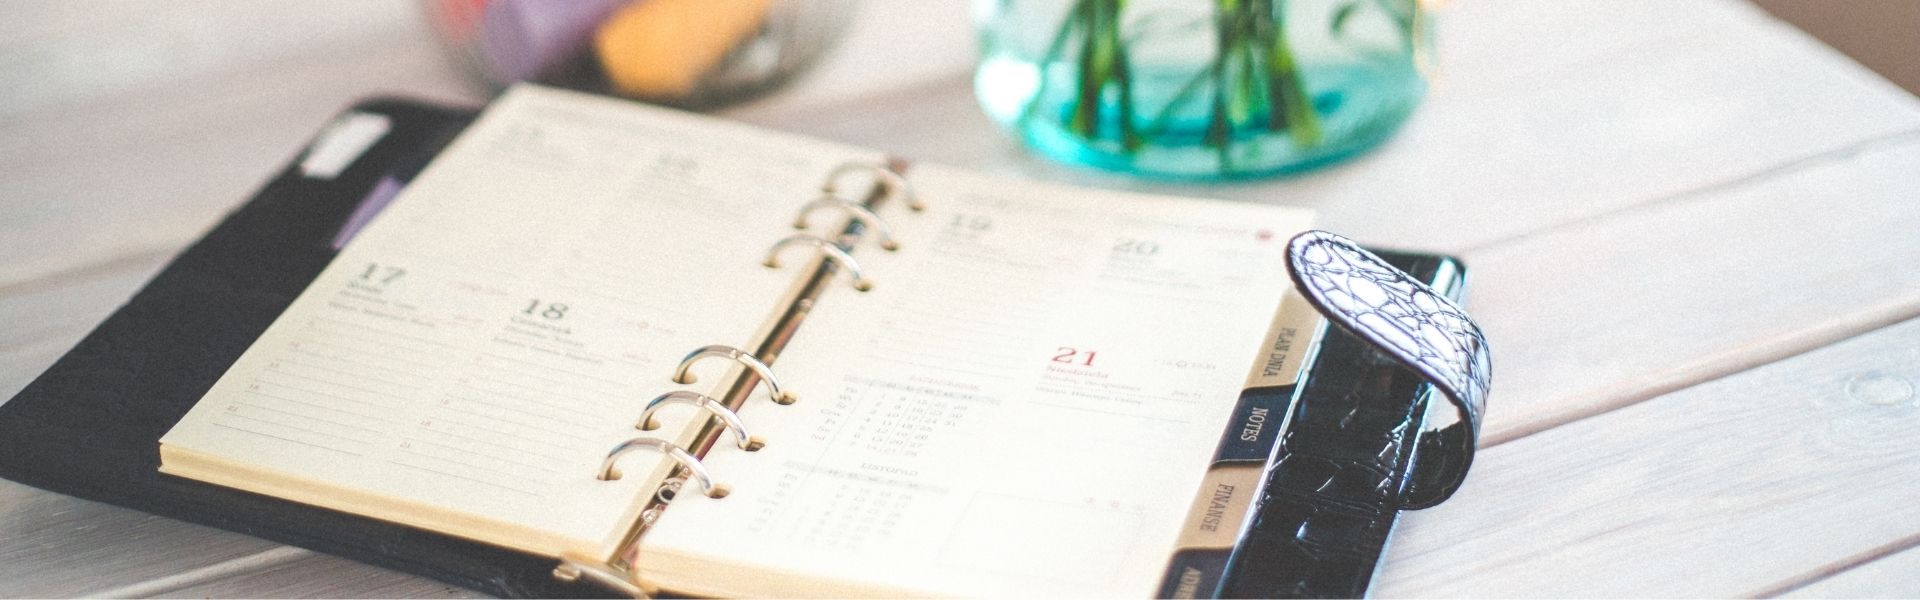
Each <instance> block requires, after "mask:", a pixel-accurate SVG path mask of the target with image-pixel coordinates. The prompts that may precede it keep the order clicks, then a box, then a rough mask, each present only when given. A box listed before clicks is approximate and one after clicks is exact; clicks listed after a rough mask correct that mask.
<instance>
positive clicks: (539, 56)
mask: <svg viewBox="0 0 1920 600" xmlns="http://www.w3.org/2000/svg"><path fill="white" fill-rule="evenodd" d="M626 3H627V0H566V1H565V2H550V1H540V0H495V1H494V2H490V3H488V4H487V7H486V15H485V16H483V17H482V23H481V25H480V27H481V32H480V33H481V37H482V42H481V46H482V47H483V48H485V61H486V63H487V67H488V71H489V75H491V76H492V77H493V78H494V80H495V82H496V83H501V84H506V83H511V82H514V81H521V80H527V79H534V78H537V77H539V76H540V75H541V74H543V73H545V72H546V71H547V70H549V69H552V68H553V67H554V66H555V65H559V64H561V63H563V62H566V61H567V60H569V59H571V58H573V57H575V56H578V55H579V54H580V53H582V52H585V51H586V49H587V41H588V40H589V38H590V37H591V36H592V35H593V30H594V28H595V27H597V26H599V25H600V21H602V20H604V19H606V17H607V15H608V14H609V13H612V12H613V9H615V8H619V7H620V6H621V5H623V4H626Z"/></svg>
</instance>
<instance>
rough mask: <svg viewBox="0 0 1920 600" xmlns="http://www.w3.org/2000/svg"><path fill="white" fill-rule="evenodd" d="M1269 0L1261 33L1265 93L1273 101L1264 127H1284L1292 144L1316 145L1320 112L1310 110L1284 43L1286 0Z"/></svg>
mask: <svg viewBox="0 0 1920 600" xmlns="http://www.w3.org/2000/svg"><path fill="white" fill-rule="evenodd" d="M1271 1H1272V2H1273V3H1274V6H1273V7H1272V9H1271V10H1268V11H1265V12H1266V15H1267V19H1268V22H1267V29H1268V31H1267V32H1265V33H1266V35H1264V36H1262V39H1263V40H1264V41H1265V42H1266V44H1267V95H1268V97H1270V98H1272V100H1273V103H1274V104H1275V106H1274V109H1273V111H1272V115H1273V116H1272V117H1270V118H1269V120H1268V127H1269V128H1270V129H1272V130H1274V131H1278V130H1281V129H1285V130H1287V133H1289V134H1291V135H1292V136H1293V142H1294V143H1295V144H1298V145H1301V146H1313V145H1317V144H1319V143H1320V115H1319V114H1317V113H1315V112H1314V110H1313V99H1312V98H1310V97H1308V96H1307V86H1306V83H1305V82H1303V81H1301V80H1300V70H1299V67H1298V66H1297V65H1295V64H1294V59H1293V51H1292V49H1291V48H1290V47H1289V46H1288V45H1287V28H1286V20H1285V19H1286V17H1285V13H1286V0H1271Z"/></svg>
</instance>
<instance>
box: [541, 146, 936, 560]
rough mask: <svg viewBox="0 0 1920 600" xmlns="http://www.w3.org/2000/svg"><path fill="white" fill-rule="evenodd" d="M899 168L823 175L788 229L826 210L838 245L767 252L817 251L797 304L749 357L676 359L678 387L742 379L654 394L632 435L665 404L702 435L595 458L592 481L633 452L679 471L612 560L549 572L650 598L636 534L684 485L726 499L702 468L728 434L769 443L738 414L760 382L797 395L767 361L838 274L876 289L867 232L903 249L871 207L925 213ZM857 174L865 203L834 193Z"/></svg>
mask: <svg viewBox="0 0 1920 600" xmlns="http://www.w3.org/2000/svg"><path fill="white" fill-rule="evenodd" d="M903 168H904V164H903V163H899V162H890V163H884V164H867V163H848V164H843V165H840V166H838V167H835V168H834V169H833V170H832V171H830V172H829V173H828V174H827V177H826V179H825V181H824V182H823V183H822V184H821V186H820V196H819V197H818V198H816V199H814V200H812V201H810V202H808V203H807V204H805V205H803V206H802V207H801V208H800V210H799V213H798V214H797V215H796V216H795V218H794V221H793V226H794V229H798V230H806V229H808V218H809V217H810V216H811V215H813V214H814V213H816V212H819V211H822V210H834V211H839V212H840V213H842V214H843V215H844V216H845V217H846V219H847V220H846V222H845V224H844V225H843V226H842V227H841V228H840V230H839V231H838V233H837V235H836V236H835V239H828V238H825V237H821V236H819V235H815V234H811V233H795V234H792V235H789V236H787V237H785V238H782V239H780V240H779V241H777V242H775V243H774V244H773V245H772V246H771V247H769V249H768V252H767V257H766V260H765V261H764V262H763V264H764V265H765V266H766V267H768V268H780V266H781V261H780V257H781V255H782V253H783V251H785V250H787V249H788V248H791V247H794V246H808V247H812V248H814V250H815V252H814V259H813V261H812V263H811V264H812V268H811V269H810V270H808V271H806V272H805V274H804V275H803V277H804V281H803V283H802V285H801V286H800V290H799V291H798V293H797V297H795V298H794V300H793V301H792V302H790V303H789V304H788V305H787V306H786V307H784V309H783V312H782V314H781V315H780V317H779V318H778V319H776V320H775V322H774V326H773V327H772V329H771V330H770V331H768V332H767V333H766V335H763V336H760V337H761V339H759V340H757V341H756V343H754V344H750V345H749V347H750V348H752V349H753V351H748V350H745V349H741V348H737V347H733V346H726V345H710V346H703V347H700V348H697V349H695V350H693V351H692V352H689V353H688V354H687V356H686V357H685V358H684V359H682V360H681V361H680V364H679V366H678V367H676V368H675V369H674V372H673V375H672V377H671V380H672V381H673V382H674V383H676V384H682V385H685V384H691V383H694V382H695V381H696V380H697V377H696V376H695V375H694V374H693V372H692V367H693V366H694V365H695V364H697V363H700V362H702V361H705V360H708V359H718V360H723V361H728V362H733V363H736V364H737V369H736V370H737V371H738V373H739V374H738V375H737V376H735V378H734V379H733V381H732V383H731V384H730V385H729V386H728V387H727V391H726V392H725V393H724V394H722V395H721V396H720V397H719V398H715V397H711V396H707V395H705V394H700V393H697V392H692V391H687V390H676V391H671V392H667V393H663V394H661V395H659V396H656V397H654V398H653V400H651V401H649V402H648V403H647V405H646V407H645V409H643V410H642V411H641V414H640V417H639V419H638V420H637V421H636V422H635V423H634V428H635V429H637V430H640V431H654V430H657V429H659V428H660V423H659V422H658V421H657V420H656V419H655V414H656V413H657V412H658V411H659V410H660V409H661V408H663V407H666V406H669V405H675V404H684V405H690V406H693V407H696V408H698V409H700V410H702V411H704V415H705V416H704V417H703V421H702V422H701V426H700V429H699V432H698V433H697V434H696V435H695V436H694V441H693V443H691V444H689V445H687V446H686V447H682V446H679V445H676V444H674V443H673V442H671V441H669V440H665V439H661V438H659V437H653V436H638V437H634V438H631V439H628V440H625V441H622V442H620V443H619V444H618V445H616V446H614V447H613V449H611V450H609V451H608V452H607V454H606V456H605V457H603V459H602V460H601V465H600V471H599V473H598V475H597V477H598V478H599V479H601V480H615V479H619V478H620V477H621V471H620V469H619V463H620V462H621V461H622V459H623V458H624V457H625V456H626V455H628V454H631V453H633V452H636V451H642V450H647V451H652V452H654V453H657V454H659V455H661V456H662V457H663V458H664V459H666V460H671V461H673V462H674V463H676V467H675V469H674V471H673V474H672V475H670V476H668V477H667V478H666V480H665V481H663V482H662V483H661V485H660V486H659V487H658V488H656V489H655V490H654V494H653V499H652V500H651V501H650V502H649V504H648V505H647V507H646V508H645V509H643V510H642V511H641V513H640V518H639V520H638V521H637V522H635V523H633V524H632V525H631V526H630V527H629V529H628V531H627V533H626V534H625V536H624V537H623V542H622V544H621V549H620V550H619V551H618V552H616V554H615V557H614V559H613V560H611V561H604V562H602V561H598V560H584V559H578V558H564V559H562V562H561V564H560V566H559V567H557V568H555V569H554V572H553V573H554V577H555V578H558V579H560V580H562V581H569V582H572V581H587V582H591V583H595V584H598V585H600V586H603V587H606V588H609V589H612V590H615V591H619V592H622V593H626V594H629V595H633V596H636V597H643V596H646V595H650V594H651V593H652V592H653V591H654V590H651V589H648V588H647V587H646V586H645V584H644V583H643V582H641V581H640V580H639V579H638V577H637V576H636V575H637V571H636V570H635V569H634V566H635V564H636V562H637V560H638V556H637V553H638V546H639V543H638V542H639V538H640V535H641V534H642V533H644V532H645V531H646V529H647V528H648V527H650V526H651V525H652V524H653V523H654V521H656V520H657V519H659V517H660V514H661V512H662V511H663V510H664V509H665V508H666V507H667V505H668V504H669V503H671V502H672V501H673V498H674V497H675V496H676V495H677V494H678V492H679V491H680V489H681V487H682V486H683V485H684V484H685V483H686V482H688V481H692V482H694V483H695V484H697V485H699V486H700V490H701V492H702V493H704V494H706V495H707V496H708V497H712V498H723V497H725V496H726V495H727V494H728V492H729V491H731V488H730V487H729V486H728V485H727V484H725V483H721V482H719V481H717V480H716V479H715V478H714V475H713V474H712V473H711V472H709V470H708V469H707V468H706V465H705V464H704V463H702V462H701V458H702V457H704V456H706V454H707V452H708V450H710V449H711V448H712V447H713V445H714V444H715V443H716V442H718V441H719V440H720V439H721V438H722V437H725V436H727V435H729V434H730V435H731V437H732V439H733V443H734V445H735V446H736V447H738V448H740V449H742V450H745V451H749V452H752V451H757V450H759V449H760V448H761V447H763V446H765V445H766V441H765V440H764V439H762V438H760V437H758V436H754V435H752V434H750V433H748V431H747V425H746V422H745V420H744V419H743V418H742V417H741V416H740V414H739V410H740V408H741V407H742V405H744V404H745V403H746V400H747V399H748V398H749V397H750V396H751V395H752V392H753V391H754V390H756V389H758V388H759V387H760V385H761V383H763V382H764V383H765V384H766V387H767V391H768V393H769V396H770V397H771V398H772V399H773V400H774V401H775V402H777V403H779V404H792V403H793V402H794V401H795V400H796V399H797V395H796V394H795V393H794V391H793V390H791V389H788V388H787V387H786V386H783V385H781V383H780V380H779V378H778V377H777V376H776V375H775V373H774V370H773V367H772V366H771V363H772V362H773V360H774V359H775V358H776V357H777V356H778V355H779V353H780V351H781V349H783V348H784V347H785V346H786V343H787V341H788V340H789V339H791V338H792V336H793V333H794V331H795V330H796V329H797V328H798V327H799V324H800V321H801V320H802V319H804V318H805V316H806V314H807V313H808V312H809V311H811V310H812V308H813V304H814V302H815V301H816V300H817V299H818V298H819V296H820V293H821V291H822V290H824V289H825V287H826V285H827V284H828V283H829V282H830V280H831V279H832V278H833V277H834V275H836V274H837V273H838V271H839V270H842V269H844V270H845V271H846V272H847V274H848V275H849V276H850V277H851V279H852V282H853V287H854V289H856V290H859V291H862V292H865V291H867V290H870V289H872V288H873V286H874V282H873V280H872V279H870V278H868V277H867V276H866V274H865V272H864V271H862V270H861V268H860V264H859V262H858V261H857V260H855V259H854V257H853V255H852V248H853V246H855V245H857V244H858V243H859V242H860V241H861V240H862V239H863V238H864V237H865V236H866V235H867V234H868V233H871V234H872V237H873V238H874V240H875V243H876V245H878V246H879V247H880V248H881V249H883V250H887V251H893V250H897V249H898V248H899V247H900V243H899V242H898V241H897V240H896V239H895V238H894V236H893V229H892V228H891V227H888V226H887V223H886V221H885V220H884V219H882V218H881V217H880V216H879V215H878V214H877V213H876V212H875V209H876V208H878V207H879V206H880V205H881V204H883V203H884V202H886V201H888V200H897V201H899V202H901V203H902V204H904V205H906V206H907V207H908V208H910V209H912V210H914V211H921V210H924V209H925V205H924V204H923V203H921V201H920V199H919V197H918V196H917V195H916V194H915V193H914V191H913V189H912V187H911V185H910V184H909V183H908V182H907V180H906V178H905V177H904V176H903V175H902V174H901V171H902V170H903ZM859 174H866V175H867V176H868V177H869V178H870V181H871V183H870V185H869V187H868V192H867V194H866V195H865V198H864V199H863V200H859V201H856V200H851V199H847V198H845V197H844V196H841V195H839V193H838V192H837V190H838V189H839V184H840V182H841V180H843V179H847V178H848V177H849V176H854V175H859Z"/></svg>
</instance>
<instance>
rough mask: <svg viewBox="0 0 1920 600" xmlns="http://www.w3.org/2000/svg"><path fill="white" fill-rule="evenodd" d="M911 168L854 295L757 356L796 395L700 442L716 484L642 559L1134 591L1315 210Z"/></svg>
mask: <svg viewBox="0 0 1920 600" xmlns="http://www.w3.org/2000/svg"><path fill="white" fill-rule="evenodd" d="M910 175H911V179H912V180H913V183H914V185H915V186H916V188H917V189H918V190H919V191H920V193H921V195H922V196H923V197H925V198H926V201H927V203H928V205H929V206H930V208H929V210H928V211H927V212H925V213H918V214H915V213H908V212H906V211H904V210H898V207H894V208H895V210H891V211H888V212H887V213H886V216H887V218H888V221H889V222H891V223H892V224H893V226H894V228H895V229H896V233H897V234H898V237H899V238H900V240H901V243H902V244H903V247H902V249H901V250H900V251H898V252H897V253H887V252H881V251H879V250H878V249H876V248H873V247H871V246H863V247H861V248H860V249H858V251H857V252H856V256H858V258H859V260H860V261H861V262H862V266H864V267H866V268H867V269H868V270H869V271H870V272H871V273H870V274H871V276H872V277H873V278H874V279H875V281H876V285H875V287H874V289H873V290H872V291H870V292H867V293H859V292H854V291H853V290H851V289H849V288H848V287H847V286H845V285H835V286H834V287H833V288H832V289H831V290H830V291H829V292H828V293H827V295H826V296H825V297H823V298H821V299H820V301H819V303H818V304H817V305H816V307H815V308H814V311H813V314H812V315H811V316H809V317H808V319H807V321H806V322H805V323H804V324H803V325H802V326H801V328H800V331H799V333H798V334H797V335H796V336H795V337H794V339H793V340H792V342H791V343H790V344H789V345H788V346H787V349H786V351H785V352H784V354H783V355H782V356H781V357H780V359H779V360H778V361H777V363H776V364H775V365H774V369H775V371H777V372H778V373H779V374H780V376H781V377H782V378H784V379H785V380H786V381H787V383H788V385H790V386H791V387H792V388H794V389H795V390H796V391H798V392H799V393H800V394H801V395H802V398H803V400H802V401H801V402H799V403H796V404H794V405H792V406H789V407H780V408H778V410H777V411H775V410H769V411H765V412H764V414H765V416H764V417H761V416H758V415H759V414H761V413H760V412H759V411H756V412H755V413H753V414H750V415H745V416H748V417H750V418H748V419H747V421H748V425H749V426H750V427H751V428H752V429H753V431H754V432H755V433H756V434H759V435H762V436H764V437H766V439H767V446H766V448H764V449H762V450H761V451H759V452H756V453H750V454H749V453H743V452H739V451H736V450H734V449H732V448H727V447H720V448H716V449H715V450H714V452H713V453H712V454H711V455H709V457H708V459H707V463H708V466H709V467H710V468H711V469H712V471H713V472H714V473H715V476H716V477H719V478H721V479H722V480H725V481H727V482H728V483H731V484H732V485H733V486H734V492H733V494H732V495H731V496H728V497H727V498H724V499H720V500H712V499H708V498H705V497H695V496H694V495H683V496H682V497H681V498H680V499H678V500H676V501H675V503H674V505H673V506H672V508H670V509H669V510H668V511H667V512H666V514H665V515H663V516H662V517H661V520H660V521H659V523H658V524H657V525H656V526H655V528H654V529H653V530H651V531H649V532H648V533H647V535H646V536H645V537H644V538H643V546H642V551H641V559H640V564H641V566H642V567H643V568H644V569H646V572H647V574H648V575H649V576H650V577H652V578H655V579H657V580H658V583H660V584H662V585H663V586H665V587H667V588H668V589H675V590H680V591H686V592H691V593H695V594H726V595H734V594H743V595H760V594H778V595H793V594H796V593H806V594H824V595H846V594H861V595H867V594H883V595H895V594H936V595H966V596H1005V595H1036V596H1054V595H1093V596H1108V597H1111V596H1119V595H1129V596H1141V595H1150V594H1152V593H1153V590H1154V589H1155V588H1154V586H1155V585H1156V584H1157V583H1158V579H1159V577H1160V576H1161V574H1162V573H1164V571H1165V568H1166V561H1167V560H1168V557H1169V553H1170V552H1171V550H1172V548H1173V544H1174V541H1175V536H1176V532H1177V529H1178V528H1179V527H1180V525H1181V522H1182V519H1183V517H1184V515H1185V513H1186V511H1187V508H1188V506H1189V504H1190V503H1191V501H1192V499H1193V495H1194V493H1195V491H1196V490H1197V489H1198V487H1199V485H1200V477H1201V476H1202V474H1203V473H1204V471H1205V468H1206V464H1207V462H1208V460H1209V459H1210V457H1211V454H1212V452H1213V449H1214V447H1215V446H1216V444H1217V443H1218V442H1219V438H1220V435H1221V432H1222V431H1223V430H1224V428H1225V425H1226V419H1227V418H1228V413H1229V412H1230V411H1231V408H1232V405H1233V403H1234V401H1235V399H1236V398H1237V396H1238V394H1239V392H1240V390H1241V387H1242V386H1243V384H1244V382H1245V375H1246V372H1247V369H1248V368H1249V366H1250V365H1251V364H1253V362H1254V360H1255V359H1256V355H1257V351H1258V349H1259V346H1260V344H1261V341H1262V340H1261V337H1262V335H1263V334H1264V333H1265V330H1266V325H1267V323H1268V321H1269V320H1270V318H1271V317H1272V315H1273V314H1274V311H1275V309H1276V308H1277V306H1278V302H1279V301H1280V299H1281V297H1282V296H1283V293H1284V291H1285V290H1286V288H1287V286H1288V281H1287V277H1286V274H1285V271H1284V267H1283V263H1282V259H1283V253H1284V252H1283V249H1284V246H1285V243H1286V240H1287V239H1288V238H1290V237H1291V235H1292V234H1293V233H1295V232H1297V231H1299V230H1301V229H1304V228H1305V227H1306V226H1307V225H1308V224H1309V219H1310V214H1309V213H1307V211H1303V210H1292V209H1282V208H1275V207H1267V206H1257V205H1245V204H1229V203H1222V202H1212V201H1202V200H1191V199H1176V198H1164V197H1150V196H1141V195H1132V194H1122V193H1116V192H1096V191H1091V190H1082V189H1070V188H1061V187H1055V186H1043V185H1038V184H1030V183H1020V182H1012V181H1005V180H998V179H990V178H986V177H982V176H977V175H969V174H966V173H963V172H959V171H956V170H952V169H946V168H941V167H938V166H933V165H920V166H916V167H915V169H914V170H913V171H912V172H911V173H910ZM755 402H758V401H757V400H756V401H755ZM714 565H727V566H726V567H725V569H724V570H714ZM750 573H753V574H760V575H748V574H750ZM796 590H799V591H796Z"/></svg>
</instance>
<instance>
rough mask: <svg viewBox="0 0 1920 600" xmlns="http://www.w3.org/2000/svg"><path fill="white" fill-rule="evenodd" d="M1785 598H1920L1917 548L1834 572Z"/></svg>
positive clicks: (1918, 551) (1919, 551) (1919, 563)
mask: <svg viewBox="0 0 1920 600" xmlns="http://www.w3.org/2000/svg"><path fill="white" fill-rule="evenodd" d="M1784 597H1786V598H1920V548H1912V549H1908V550H1906V551H1904V552H1900V553H1898V554H1894V555H1892V556H1888V557H1886V558H1882V559H1879V560H1876V561H1873V562H1870V563H1867V564H1864V565H1860V566H1858V567H1854V568H1852V569H1848V570H1846V571H1842V572H1840V573H1836V574H1834V575H1833V576H1831V577H1827V578H1824V579H1821V580H1819V581H1815V582H1813V583H1811V584H1808V585H1806V586H1805V587H1801V588H1798V589H1795V590H1793V591H1791V592H1788V593H1787V594H1786V595H1785V596H1784Z"/></svg>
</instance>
